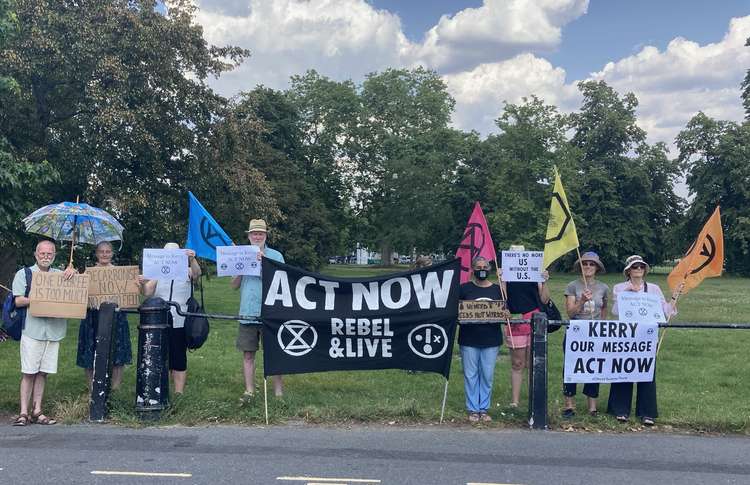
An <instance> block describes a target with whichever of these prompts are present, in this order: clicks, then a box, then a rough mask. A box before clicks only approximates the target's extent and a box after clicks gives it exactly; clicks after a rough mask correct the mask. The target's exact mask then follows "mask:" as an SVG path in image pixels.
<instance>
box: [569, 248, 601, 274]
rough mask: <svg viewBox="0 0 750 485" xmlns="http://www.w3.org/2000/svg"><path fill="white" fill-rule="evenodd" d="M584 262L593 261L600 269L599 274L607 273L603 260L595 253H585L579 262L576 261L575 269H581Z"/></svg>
mask: <svg viewBox="0 0 750 485" xmlns="http://www.w3.org/2000/svg"><path fill="white" fill-rule="evenodd" d="M584 261H591V262H592V263H594V264H596V266H597V268H599V271H598V272H599V273H604V272H605V271H606V269H605V268H604V264H603V263H602V260H601V259H599V255H598V254H596V253H595V252H594V251H586V252H585V253H583V254H582V255H581V257H580V258H579V259H578V261H576V263H575V268H577V269H580V268H581V263H583V262H584Z"/></svg>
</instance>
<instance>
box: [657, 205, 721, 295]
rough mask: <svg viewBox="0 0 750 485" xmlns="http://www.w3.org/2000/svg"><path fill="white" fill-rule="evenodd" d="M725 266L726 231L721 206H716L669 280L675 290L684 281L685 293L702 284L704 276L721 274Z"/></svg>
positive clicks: (683, 290)
mask: <svg viewBox="0 0 750 485" xmlns="http://www.w3.org/2000/svg"><path fill="white" fill-rule="evenodd" d="M723 267H724V232H723V231H722V230H721V214H720V213H719V207H718V206H716V210H715V211H714V213H713V214H712V215H711V217H710V218H709V219H708V222H706V225H705V226H703V230H702V231H701V233H700V234H699V235H698V239H696V240H695V242H694V243H693V245H692V246H690V249H688V250H687V253H685V257H683V258H682V260H681V261H680V263H679V264H678V265H677V266H675V268H674V269H673V270H672V272H671V273H669V276H668V277H667V282H668V283H669V288H671V289H672V291H673V292H674V291H675V289H676V288H677V287H678V286H679V285H680V283H682V282H683V281H684V282H685V287H684V288H683V289H682V294H683V295H684V294H685V293H687V292H688V291H690V290H691V289H693V288H695V287H696V286H698V285H699V284H701V281H703V278H713V277H715V276H721V270H722V268H723Z"/></svg>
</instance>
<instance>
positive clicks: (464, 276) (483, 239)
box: [456, 202, 497, 283]
mask: <svg viewBox="0 0 750 485" xmlns="http://www.w3.org/2000/svg"><path fill="white" fill-rule="evenodd" d="M496 254H497V253H495V245H494V244H493V243H492V235H490V230H489V229H488V228H487V220H486V219H485V218H484V214H483V213H482V208H481V207H479V202H475V203H474V210H473V211H471V217H469V223H468V224H467V225H466V230H465V231H464V236H463V238H461V244H459V245H458V251H456V257H457V258H458V259H460V260H461V283H466V282H467V281H469V279H470V278H471V262H472V261H473V260H474V258H476V257H478V256H483V257H485V258H487V261H496V259H497V256H496ZM495 264H497V262H496V263H495Z"/></svg>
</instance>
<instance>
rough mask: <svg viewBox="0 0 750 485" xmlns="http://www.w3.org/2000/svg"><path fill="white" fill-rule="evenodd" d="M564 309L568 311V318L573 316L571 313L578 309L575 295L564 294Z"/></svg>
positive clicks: (574, 313)
mask: <svg viewBox="0 0 750 485" xmlns="http://www.w3.org/2000/svg"><path fill="white" fill-rule="evenodd" d="M565 311H566V312H567V313H568V318H573V315H576V314H577V313H578V312H579V311H580V309H579V308H578V302H576V296H575V295H565Z"/></svg>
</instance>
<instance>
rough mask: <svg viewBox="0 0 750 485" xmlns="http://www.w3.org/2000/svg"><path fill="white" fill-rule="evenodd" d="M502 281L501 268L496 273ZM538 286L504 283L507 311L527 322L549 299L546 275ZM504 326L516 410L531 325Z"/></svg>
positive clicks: (512, 404)
mask: <svg viewBox="0 0 750 485" xmlns="http://www.w3.org/2000/svg"><path fill="white" fill-rule="evenodd" d="M509 250H510V251H524V250H525V248H524V247H523V246H520V245H512V246H510V248H509ZM498 273H499V275H500V278H502V269H500V271H498ZM542 278H543V279H544V281H543V282H541V283H535V282H525V281H511V282H507V283H506V282H505V281H503V282H502V283H501V284H502V285H503V292H504V294H505V296H506V297H507V298H508V310H510V312H511V313H516V314H520V315H521V318H522V319H524V320H530V319H531V316H532V315H533V314H534V313H536V312H538V311H540V310H541V306H542V305H546V304H547V302H548V301H549V299H550V296H549V289H548V288H547V279H549V273H548V272H547V271H543V272H542ZM508 327H509V325H505V326H504V327H503V332H504V333H505V345H506V346H507V347H508V348H509V349H510V393H511V401H510V407H512V408H517V407H518V401H519V400H520V399H521V383H522V382H523V380H524V374H525V373H524V369H525V368H528V367H529V352H530V350H531V324H530V323H521V324H517V325H513V326H512V328H510V329H509V328H508Z"/></svg>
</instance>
